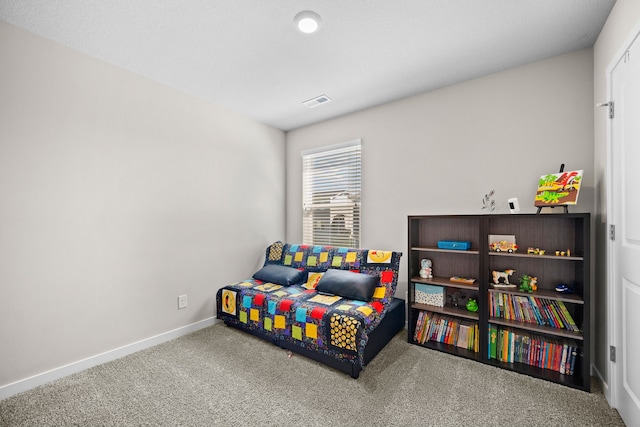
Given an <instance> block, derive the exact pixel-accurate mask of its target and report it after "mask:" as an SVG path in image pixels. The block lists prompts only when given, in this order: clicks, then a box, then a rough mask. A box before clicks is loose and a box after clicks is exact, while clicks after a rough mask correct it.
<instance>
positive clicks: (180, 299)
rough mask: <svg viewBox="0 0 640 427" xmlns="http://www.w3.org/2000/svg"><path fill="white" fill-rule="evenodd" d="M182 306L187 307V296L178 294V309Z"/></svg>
mask: <svg viewBox="0 0 640 427" xmlns="http://www.w3.org/2000/svg"><path fill="white" fill-rule="evenodd" d="M183 308H187V296H186V295H180V296H179V297H178V310H181V309H183Z"/></svg>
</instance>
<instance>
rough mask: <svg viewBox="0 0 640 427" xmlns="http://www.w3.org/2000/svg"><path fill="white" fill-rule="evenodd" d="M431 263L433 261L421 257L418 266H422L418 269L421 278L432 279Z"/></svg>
mask: <svg viewBox="0 0 640 427" xmlns="http://www.w3.org/2000/svg"><path fill="white" fill-rule="evenodd" d="M432 265H433V263H432V262H431V260H430V259H427V258H425V259H423V260H422V261H421V262H420V266H421V267H422V268H421V269H420V277H422V278H423V279H432V278H433V270H432V268H431V266H432Z"/></svg>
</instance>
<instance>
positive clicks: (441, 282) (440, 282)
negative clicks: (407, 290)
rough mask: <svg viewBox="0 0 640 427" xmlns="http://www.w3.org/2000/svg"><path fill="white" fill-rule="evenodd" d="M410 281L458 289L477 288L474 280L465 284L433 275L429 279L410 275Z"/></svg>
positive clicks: (470, 289)
mask: <svg viewBox="0 0 640 427" xmlns="http://www.w3.org/2000/svg"><path fill="white" fill-rule="evenodd" d="M411 281H412V282H414V283H424V284H427V285H437V286H447V287H450V288H459V289H467V290H469V291H472V290H475V291H477V290H478V289H479V287H478V282H477V281H476V282H474V283H473V284H471V285H467V284H466V283H460V282H452V281H451V280H449V278H448V277H433V278H431V279H423V278H422V277H412V278H411Z"/></svg>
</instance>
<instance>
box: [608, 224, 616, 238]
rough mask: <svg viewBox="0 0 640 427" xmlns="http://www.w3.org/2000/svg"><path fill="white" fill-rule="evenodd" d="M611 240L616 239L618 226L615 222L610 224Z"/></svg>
mask: <svg viewBox="0 0 640 427" xmlns="http://www.w3.org/2000/svg"><path fill="white" fill-rule="evenodd" d="M609 240H616V226H615V224H610V225H609Z"/></svg>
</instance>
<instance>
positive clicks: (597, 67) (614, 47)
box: [593, 0, 640, 391]
mask: <svg viewBox="0 0 640 427" xmlns="http://www.w3.org/2000/svg"><path fill="white" fill-rule="evenodd" d="M636 25H640V2H639V1H637V0H617V2H616V4H615V6H614V7H613V10H612V11H611V14H610V15H609V18H608V19H607V22H606V23H605V25H604V27H603V29H602V31H601V32H600V36H599V37H598V40H597V41H596V43H595V45H594V47H593V52H594V105H595V104H597V103H602V102H607V101H608V98H607V67H609V65H610V64H611V62H612V61H614V60H616V59H618V58H616V55H617V54H619V53H620V52H619V50H620V49H621V48H622V47H623V46H622V45H623V43H624V42H625V41H627V40H626V38H627V36H629V35H630V33H631V30H632V29H633V28H634V27H635V26H636ZM594 114H595V116H594V117H595V120H594V123H595V128H594V129H595V131H594V137H595V156H594V159H595V165H594V170H595V188H596V192H595V194H596V221H595V235H596V245H595V253H596V254H595V255H596V277H595V282H596V284H597V286H596V292H595V298H594V299H595V300H596V301H597V305H596V308H595V309H596V316H595V318H596V324H595V332H596V349H595V352H594V364H595V366H596V369H597V371H598V375H600V376H601V377H602V379H603V381H604V382H605V387H606V383H607V382H608V381H609V379H608V372H607V364H608V360H609V345H608V342H609V341H608V336H607V319H608V312H607V269H606V262H607V259H606V257H607V253H606V245H607V227H606V225H607V220H608V218H607V201H608V195H607V185H608V184H607V180H606V178H607V173H608V171H607V169H608V165H607V161H608V159H607V120H608V115H607V112H606V109H604V108H594ZM605 391H607V390H606V389H605Z"/></svg>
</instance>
